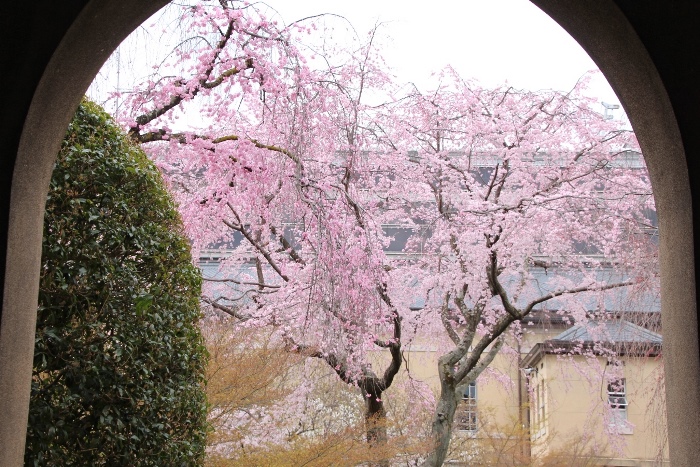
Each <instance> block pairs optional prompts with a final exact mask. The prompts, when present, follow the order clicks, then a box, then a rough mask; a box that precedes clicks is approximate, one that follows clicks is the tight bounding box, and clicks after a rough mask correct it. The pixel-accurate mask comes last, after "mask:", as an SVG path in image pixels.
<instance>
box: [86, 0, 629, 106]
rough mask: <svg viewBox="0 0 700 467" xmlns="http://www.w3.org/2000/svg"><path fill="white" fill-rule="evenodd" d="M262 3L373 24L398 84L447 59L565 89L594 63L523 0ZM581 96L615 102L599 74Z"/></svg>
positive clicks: (490, 78) (425, 85)
mask: <svg viewBox="0 0 700 467" xmlns="http://www.w3.org/2000/svg"><path fill="white" fill-rule="evenodd" d="M265 3H266V4H267V5H269V6H270V8H272V9H274V11H272V10H271V11H270V12H269V15H271V16H272V15H275V13H274V12H275V11H276V12H277V13H276V14H277V15H279V16H278V17H277V18H275V19H278V20H281V21H283V22H284V23H290V22H292V21H296V20H298V19H301V18H304V17H307V16H313V15H318V14H321V13H332V14H334V15H338V16H342V17H343V18H344V19H341V18H338V17H328V18H327V19H325V20H324V21H325V23H326V25H327V26H329V27H333V28H335V30H334V31H333V32H328V31H327V32H326V33H327V34H334V35H337V36H340V37H343V34H348V30H349V28H348V24H349V23H351V24H352V26H353V27H354V31H356V32H357V34H365V33H366V32H367V31H369V30H370V29H371V28H372V27H373V26H374V25H375V24H377V23H381V24H382V26H381V30H380V34H381V36H382V38H383V39H382V43H383V44H384V45H385V46H386V47H385V48H384V52H383V55H384V57H385V58H386V60H387V63H388V64H389V65H390V66H391V67H392V68H393V70H394V72H395V74H396V75H397V76H398V80H399V81H400V82H404V81H405V82H409V81H410V82H413V83H415V84H417V85H418V87H419V88H421V89H423V90H425V89H430V88H433V87H434V84H435V83H434V80H431V74H432V73H433V72H436V71H439V70H440V69H442V68H443V67H444V66H446V65H448V64H449V65H451V66H452V67H454V68H455V69H456V70H457V71H458V72H459V73H460V75H462V76H463V77H465V78H471V79H476V80H478V81H479V82H481V83H482V84H484V85H486V86H493V85H499V84H503V83H505V82H507V83H508V84H510V85H512V86H515V87H517V88H523V89H531V90H538V89H557V90H569V89H571V88H572V87H573V86H574V85H575V83H576V81H577V80H578V79H579V78H580V77H581V76H582V75H583V74H584V73H586V72H588V71H590V70H595V69H596V66H595V64H594V63H593V61H592V60H591V59H590V58H589V57H588V55H587V54H586V53H585V52H584V51H583V49H581V47H580V46H579V45H578V44H577V43H576V41H574V40H573V39H572V38H571V37H570V36H569V35H568V34H567V33H566V32H565V31H564V30H563V29H562V28H561V27H560V26H559V25H557V24H556V23H555V22H554V21H553V20H552V19H550V18H549V17H548V16H547V15H546V14H544V13H543V12H542V11H540V10H539V9H538V8H537V7H535V6H534V5H533V4H531V3H530V2H529V1H528V0H430V1H428V2H407V1H395V0H352V1H347V0H346V1H342V2H340V1H329V0H326V1H322V0H293V1H291V0H267V1H266V2H265ZM156 17H158V15H156ZM161 17H162V15H161ZM161 21H162V20H161ZM152 22H153V20H149V21H147V22H146V24H150V23H152ZM164 28H166V29H167V25H166V26H164ZM139 34H140V35H141V36H142V37H141V42H140V44H141V45H138V46H133V45H132V46H125V47H124V48H123V49H122V51H121V58H120V62H121V67H120V68H121V70H122V71H121V86H122V87H123V86H125V85H126V86H128V84H127V83H126V82H125V80H128V78H127V77H125V76H124V75H126V74H127V73H128V68H129V65H128V64H129V63H130V64H131V66H132V69H133V67H136V68H139V67H143V68H141V69H145V66H144V65H139V64H137V63H136V62H137V61H145V62H150V63H151V64H152V63H154V58H152V57H155V56H156V55H157V50H155V49H156V48H155V47H153V44H154V43H157V41H158V39H157V38H153V37H151V38H150V39H148V38H147V42H146V44H148V45H147V46H144V45H143V44H144V41H143V39H144V34H145V33H144V31H143V29H142V30H140V31H139V30H137V31H136V32H135V35H137V36H138V35H139ZM336 38H337V37H336ZM155 60H156V61H157V60H158V59H155ZM125 64H127V65H126V66H125ZM125 70H127V71H126V72H125ZM116 76H117V72H116V68H115V66H114V61H113V62H112V65H111V69H109V68H108V69H105V72H104V73H103V74H102V82H101V83H100V82H99V77H98V80H97V83H98V84H96V85H94V86H93V88H92V89H91V91H90V92H89V93H88V95H90V96H91V97H92V98H94V99H96V100H97V101H98V102H103V101H104V99H103V98H101V97H102V96H105V95H106V93H109V92H111V91H113V90H114V87H115V83H116ZM589 95H591V96H592V97H597V98H599V99H600V100H602V101H605V102H608V103H614V104H616V103H618V99H617V97H616V96H615V94H614V93H613V91H612V90H611V89H610V87H609V86H608V84H607V82H606V81H605V79H604V78H603V77H602V75H598V77H597V78H595V79H594V80H593V82H592V83H591V87H590V91H589ZM109 107H110V106H109V105H108V110H111V109H109ZM601 110H602V109H601ZM618 112H619V111H618ZM618 116H619V115H616V117H618Z"/></svg>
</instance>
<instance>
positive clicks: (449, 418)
mask: <svg viewBox="0 0 700 467" xmlns="http://www.w3.org/2000/svg"><path fill="white" fill-rule="evenodd" d="M440 386H441V387H440V399H439V400H438V403H437V407H436V409H435V416H434V418H433V424H432V428H431V435H432V438H433V443H434V448H433V450H432V452H431V453H430V454H429V455H428V457H427V459H426V460H425V461H424V462H423V464H422V467H440V466H441V465H442V464H443V463H444V462H445V458H446V457H447V450H448V449H449V447H450V438H451V437H452V423H453V422H454V418H455V412H456V411H457V403H458V401H457V397H456V396H455V388H454V386H453V385H451V384H449V383H448V382H445V381H441V385H440Z"/></svg>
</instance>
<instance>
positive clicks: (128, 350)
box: [25, 101, 207, 466]
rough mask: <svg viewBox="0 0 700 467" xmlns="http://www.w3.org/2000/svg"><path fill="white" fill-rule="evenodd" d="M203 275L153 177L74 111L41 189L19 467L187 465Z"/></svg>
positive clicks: (122, 144)
mask: <svg viewBox="0 0 700 467" xmlns="http://www.w3.org/2000/svg"><path fill="white" fill-rule="evenodd" d="M200 289H201V276H200V273H199V270H198V269H197V268H196V267H195V266H194V265H193V264H192V259H191V254H190V247H189V243H188V241H187V240H186V238H185V237H184V236H183V232H182V224H181V220H180V216H179V215H178V213H177V210H176V206H175V204H174V203H173V201H172V199H171V197H170V195H169V194H168V193H167V191H166V189H165V187H164V185H163V182H162V180H161V176H160V174H159V172H158V170H157V169H156V168H155V167H154V165H153V164H152V163H151V162H150V161H149V160H148V158H147V157H146V155H145V154H144V153H143V151H141V149H139V148H138V146H136V145H134V144H133V143H132V142H131V141H129V139H128V138H127V137H125V136H124V134H123V133H122V132H121V130H120V129H119V127H118V126H117V125H116V124H115V123H114V122H113V121H112V120H111V118H110V117H109V116H108V115H107V114H106V113H105V112H104V111H103V110H102V109H101V108H99V107H98V106H97V105H95V104H93V103H90V102H87V101H83V102H82V104H81V105H80V107H79V108H78V111H77V113H76V115H75V117H74V119H73V121H72V122H71V124H70V126H69V128H68V132H67V133H66V136H65V139H64V141H63V144H62V147H61V150H60V153H59V155H58V158H57V161H56V165H55V167H54V171H53V177H52V180H51V188H50V191H49V195H48V199H47V204H46V215H45V221H44V238H43V250H42V267H41V282H40V292H39V310H38V317H37V333H36V344H35V345H36V347H35V356H34V371H33V379H32V389H31V404H30V413H29V428H28V432H27V449H26V454H25V461H26V463H27V465H130V466H131V465H158V466H160V465H194V464H198V463H200V462H201V461H202V459H203V452H204V445H205V440H206V411H207V407H206V400H205V396H204V388H203V383H204V368H205V365H206V360H207V354H206V350H205V348H204V346H203V340H202V336H201V333H200V330H199V328H198V325H197V323H198V319H199V317H200V313H201V311H200V305H199V296H200Z"/></svg>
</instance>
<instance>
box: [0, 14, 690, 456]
mask: <svg viewBox="0 0 700 467" xmlns="http://www.w3.org/2000/svg"><path fill="white" fill-rule="evenodd" d="M531 1H532V2H533V3H534V4H536V5H537V6H539V7H540V8H541V9H542V10H544V11H545V12H546V13H547V14H549V15H550V16H551V17H552V18H554V19H555V20H556V21H557V22H558V23H559V24H560V25H561V26H562V27H564V29H566V30H567V31H568V32H569V33H570V34H571V35H572V36H573V37H574V39H576V40H577V41H578V42H579V43H580V44H581V45H582V46H583V48H584V49H585V50H586V51H587V52H588V53H589V54H590V55H591V57H592V58H593V59H594V60H595V61H596V63H597V64H598V66H599V67H600V69H601V70H602V71H603V73H604V74H605V76H606V77H607V78H608V80H609V81H610V83H611V84H612V86H613V89H615V91H616V92H617V94H618V96H619V98H620V100H621V102H622V104H623V106H624V107H625V109H626V110H627V113H628V115H629V116H630V119H631V121H632V124H633V126H634V128H635V130H636V132H637V134H638V136H639V139H640V143H641V145H642V149H643V151H644V154H645V156H646V158H647V164H648V166H649V171H650V175H651V178H652V185H653V187H654V193H655V196H656V202H657V207H658V211H659V224H660V233H661V241H660V255H661V277H662V282H661V284H662V285H661V287H662V299H661V300H662V310H663V314H662V319H663V327H664V336H665V337H664V344H665V346H664V355H665V358H666V368H667V394H668V396H667V401H668V413H669V438H670V442H671V446H670V447H671V461H672V465H674V466H692V465H695V462H694V461H695V457H696V455H695V453H696V447H697V446H698V445H700V427H699V426H698V419H699V417H698V415H697V414H698V413H700V350H699V347H698V323H697V306H696V290H697V286H696V282H695V268H696V265H695V261H694V243H695V242H698V244H699V245H700V235H698V234H694V230H693V223H694V220H696V219H700V209H699V208H697V207H696V209H697V211H696V212H698V214H696V215H694V213H693V207H692V195H693V191H692V188H693V186H699V187H700V178H694V177H691V176H692V175H694V174H693V173H689V172H688V166H689V165H691V166H692V165H693V164H692V163H691V162H692V159H690V158H688V157H687V154H686V151H690V150H691V149H693V150H695V149H697V150H698V151H700V137H699V138H695V139H693V138H694V137H692V136H691V134H690V132H691V131H692V129H691V127H695V128H697V124H698V123H700V122H699V121H698V120H700V118H698V116H697V111H696V110H693V109H689V108H688V107H687V106H686V107H684V106H683V105H682V104H681V103H680V101H679V99H678V96H679V93H681V94H680V97H681V98H683V97H684V96H685V93H689V95H692V97H697V96H698V93H697V92H695V91H694V87H696V86H697V82H699V81H698V80H697V79H696V78H698V77H700V71H698V72H695V71H693V73H695V74H691V76H690V77H691V78H692V79H687V80H685V81H683V79H680V80H679V79H678V76H676V75H673V74H669V73H661V72H660V71H659V70H660V68H663V70H666V69H667V68H668V66H667V65H668V63H666V62H664V57H663V56H660V54H662V53H663V51H664V50H670V49H669V47H675V49H673V50H676V49H677V48H678V47H680V48H681V50H683V47H685V48H686V49H687V50H686V51H685V52H686V54H688V53H692V52H697V51H700V40H695V42H693V41H687V40H686V41H680V42H679V40H678V37H675V36H674V37H671V38H670V39H669V38H668V37H667V38H666V42H665V44H666V46H668V47H666V49H665V48H664V46H663V44H662V46H659V47H656V48H653V47H652V46H654V44H653V43H651V42H650V40H649V38H648V36H644V34H643V33H644V32H645V31H648V29H649V23H650V22H651V23H652V24H653V23H654V21H655V20H658V19H659V17H658V14H657V13H658V12H657V10H659V11H661V12H662V13H665V14H666V16H665V17H663V18H661V20H662V22H661V24H662V25H666V26H667V27H666V32H668V33H669V34H670V33H672V32H674V31H669V27H676V29H677V31H675V32H678V31H680V32H678V34H679V35H680V36H679V37H680V39H684V38H685V39H688V34H690V33H686V34H685V36H684V35H683V34H684V33H683V25H685V27H687V28H691V27H694V24H692V23H693V19H694V18H692V16H688V13H689V12H693V11H695V12H697V11H696V10H694V9H693V8H692V6H691V3H693V2H692V1H690V0H688V1H686V2H684V1H677V2H672V3H671V4H665V2H659V3H664V4H665V5H663V6H659V7H656V6H654V7H653V8H652V7H649V6H648V5H646V6H638V5H639V3H640V2H636V5H635V1H633V0H591V1H587V2H571V1H569V0H531ZM9 3H10V5H9V6H2V7H0V17H2V18H3V19H5V22H4V23H5V24H7V25H8V26H9V27H5V24H4V25H3V27H4V29H5V30H4V31H2V33H0V41H2V40H3V39H12V38H14V36H12V37H11V35H13V34H15V35H24V36H25V37H23V41H25V40H26V42H27V44H28V45H27V46H26V47H25V48H24V49H20V52H19V53H22V52H27V53H29V54H31V52H32V51H33V50H35V49H37V47H34V49H33V48H32V47H33V45H32V44H34V43H33V42H32V40H34V41H36V39H32V38H31V32H32V31H29V34H28V31H27V30H26V29H23V28H22V26H23V25H24V26H26V25H27V24H29V25H34V26H35V27H36V26H37V25H38V26H39V27H41V26H42V25H44V26H46V25H51V27H52V28H53V29H52V30H51V31H48V32H51V34H48V32H47V38H46V39H44V38H41V39H39V40H40V41H44V42H43V43H42V44H41V45H42V46H45V47H43V48H42V47H38V49H37V50H40V51H43V52H45V53H46V54H47V57H50V58H47V59H46V60H45V61H44V62H41V60H42V57H41V56H39V55H40V54H39V55H37V56H26V57H22V59H21V60H18V58H17V57H16V56H15V55H13V54H17V53H18V52H17V51H14V50H9V51H8V50H7V49H4V50H3V51H2V56H0V59H1V60H3V63H20V65H26V64H32V65H31V66H20V67H19V68H17V69H16V70H14V72H15V73H17V76H18V78H17V79H15V81H16V82H19V81H20V80H22V79H23V78H24V77H25V76H26V80H27V81H26V82H24V83H23V86H24V87H23V88H22V90H23V91H24V92H25V94H26V95H27V96H28V98H27V100H26V103H24V102H22V99H21V98H20V99H15V100H14V101H11V102H12V104H11V105H10V106H9V107H6V108H4V109H2V111H1V113H0V115H2V117H3V120H2V121H3V122H12V124H11V125H10V126H9V129H3V130H2V131H4V132H5V133H3V135H5V134H7V135H9V136H8V138H5V139H3V143H2V144H3V146H2V147H0V150H2V166H1V167H5V168H8V169H9V170H11V171H12V176H11V179H10V177H9V176H7V175H6V176H0V182H1V183H2V184H3V185H4V186H3V187H0V188H2V191H1V192H2V193H6V194H7V195H9V196H3V197H2V198H4V199H0V209H1V211H0V215H1V217H0V219H3V220H5V221H6V222H7V226H3V231H2V232H0V241H3V243H4V242H6V243H5V245H4V253H5V255H4V259H5V264H4V269H3V270H2V273H3V274H2V276H1V277H2V278H3V282H4V285H3V289H2V294H3V305H2V315H0V318H1V320H0V394H1V395H2V396H1V397H0V420H2V423H0V467H2V466H19V465H22V462H23V451H24V437H25V425H26V420H27V409H28V401H29V382H30V378H31V367H32V356H33V344H34V326H35V310H36V305H37V295H38V277H39V265H40V255H41V233H42V218H43V211H44V200H45V197H46V193H47V191H48V184H49V179H50V176H51V169H52V164H53V161H54V158H55V155H56V153H57V152H58V148H59V145H60V141H61V138H62V137H63V132H64V129H65V128H66V126H67V124H68V122H69V120H70V117H71V115H72V113H73V111H74V110H75V108H76V107H77V104H78V102H79V100H80V98H81V96H82V94H83V93H84V92H85V90H86V89H87V87H88V85H89V83H90V82H91V80H92V79H93V77H94V76H95V74H96V73H97V71H98V70H99V68H100V66H101V65H102V63H103V62H104V61H105V60H106V59H107V57H108V56H109V54H110V53H111V52H112V51H113V50H114V49H115V48H116V46H117V45H118V44H119V43H120V42H121V40H123V38H124V37H126V35H128V34H129V33H130V32H131V31H132V30H134V29H135V28H136V27H138V25H139V24H141V23H142V22H143V21H144V20H145V19H146V18H147V17H148V16H149V15H150V14H152V13H154V12H155V11H157V10H158V9H159V8H160V7H162V6H163V5H164V4H165V3H167V0H119V1H117V0H67V1H66V2H62V4H61V8H62V10H60V11H59V12H58V13H60V14H58V16H55V17H52V16H51V15H52V14H53V15H57V13H56V10H55V8H56V7H55V6H54V7H53V8H54V10H52V9H51V5H52V4H55V2H54V1H53V0H37V2H32V6H19V7H18V6H17V5H15V4H13V2H9ZM668 5H672V6H668ZM28 14H30V15H35V16H34V17H32V18H30V19H27V18H26V17H25V16H26V15H28ZM22 15H25V16H22ZM13 18H16V19H17V20H18V22H17V24H13V23H11V21H12V19H13ZM59 20H60V21H59ZM664 21H665V22H664ZM679 22H680V23H682V24H681V26H680V27H679V26H677V25H678V24H679ZM55 24H60V25H65V27H63V28H62V29H61V27H58V28H57V27H54V25H55ZM687 30H688V31H690V30H692V29H687ZM34 33H35V34H39V35H40V34H41V33H42V30H39V31H34ZM671 35H672V34H671ZM27 36H29V37H27ZM641 36H644V37H642V38H640V37H641ZM3 42H4V41H3ZM662 42H663V39H662ZM14 43H16V44H19V42H18V41H17V40H15V42H14ZM22 43H23V44H24V42H22ZM650 44H651V45H650ZM657 45H658V44H657ZM659 51H661V52H659ZM681 57H683V54H682V53H681V54H680V55H672V56H670V57H668V60H666V61H667V62H670V68H673V67H674V65H675V66H682V65H684V64H683V63H680V61H679V60H680V59H681ZM674 60H675V61H674ZM660 63H661V65H659V64H660ZM664 66H666V68H664ZM36 70H38V73H34V74H32V73H33V72H34V71H36ZM34 78H36V79H34ZM33 79H34V80H33ZM691 86H693V87H692V88H691ZM671 88H673V91H674V92H673V93H671V92H669V89H671ZM691 90H692V92H691ZM674 96H675V97H674ZM699 103H700V99H695V100H692V99H690V105H689V107H695V108H697V107H698V104H699ZM679 115H680V116H681V117H683V119H682V120H679ZM12 125H14V126H12ZM684 129H685V130H686V131H682V130H684ZM696 140H697V141H696ZM684 143H685V145H684ZM696 143H697V144H696ZM8 161H9V162H8ZM8 185H9V186H8ZM698 191H700V190H698ZM697 204H700V203H696V205H697ZM698 223H699V225H700V221H698ZM694 235H697V237H696V236H694ZM0 259H3V256H2V255H0Z"/></svg>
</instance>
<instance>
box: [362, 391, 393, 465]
mask: <svg viewBox="0 0 700 467" xmlns="http://www.w3.org/2000/svg"><path fill="white" fill-rule="evenodd" d="M367 394H369V397H367ZM363 395H364V396H365V431H366V435H367V443H368V444H369V445H370V447H372V448H378V449H379V450H380V451H382V450H383V448H384V447H385V446H386V444H387V439H388V437H387V431H386V409H385V408H384V401H383V400H382V398H381V396H382V394H381V392H379V393H377V394H372V393H366V394H363ZM376 465H379V466H380V467H388V466H389V461H388V460H382V461H380V462H379V463H378V464H376Z"/></svg>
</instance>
